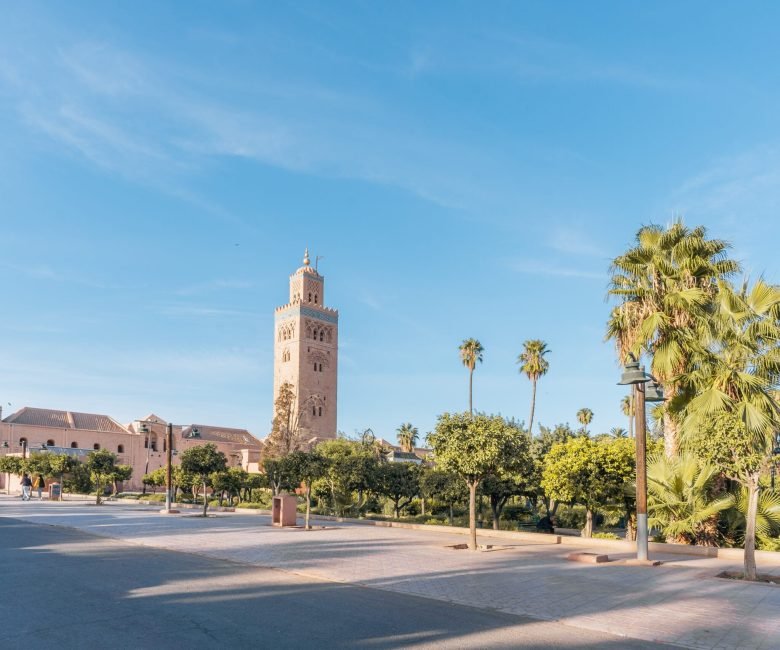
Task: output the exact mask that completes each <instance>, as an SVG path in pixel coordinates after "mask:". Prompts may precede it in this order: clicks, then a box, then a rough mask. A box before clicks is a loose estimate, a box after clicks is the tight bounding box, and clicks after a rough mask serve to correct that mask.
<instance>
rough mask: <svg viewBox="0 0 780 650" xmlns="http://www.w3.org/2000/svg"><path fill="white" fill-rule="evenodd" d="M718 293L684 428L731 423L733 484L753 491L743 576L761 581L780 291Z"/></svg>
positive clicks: (728, 289) (779, 372) (776, 413)
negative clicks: (761, 515) (759, 549)
mask: <svg viewBox="0 0 780 650" xmlns="http://www.w3.org/2000/svg"><path fill="white" fill-rule="evenodd" d="M718 289H719V292H718V300H717V301H715V303H714V310H713V314H712V318H710V320H709V321H708V322H709V325H710V337H711V338H710V340H709V341H708V342H707V344H706V345H705V346H702V347H701V348H699V349H695V351H694V364H693V365H694V369H693V370H691V371H690V372H689V373H688V374H687V376H686V381H687V382H688V383H689V387H690V389H691V390H690V392H691V393H693V394H695V397H693V398H692V399H690V401H689V402H688V403H687V405H686V409H685V414H686V417H685V419H684V420H683V426H684V431H685V432H686V433H687V432H689V431H691V432H695V431H696V430H702V429H705V428H706V426H707V425H708V423H711V422H713V421H716V420H717V419H718V418H723V417H726V418H730V419H731V423H730V425H729V436H730V438H732V441H730V444H729V447H730V449H733V450H734V451H733V453H734V454H735V458H738V461H737V460H734V459H732V462H731V465H732V467H731V478H733V479H736V480H737V481H738V482H739V483H741V484H742V486H743V487H744V488H745V489H746V491H747V507H746V514H745V518H746V523H745V559H744V566H745V577H746V578H747V579H748V580H755V579H756V560H755V545H756V533H757V528H756V526H757V514H758V503H759V499H760V494H761V490H762V485H761V476H762V474H763V473H765V472H766V470H767V468H768V466H769V464H770V463H771V461H772V459H773V447H774V440H775V432H776V431H777V430H778V429H780V404H778V401H777V397H776V390H777V388H778V384H780V345H778V343H780V287H777V286H773V285H770V284H767V283H765V282H764V281H763V280H759V281H757V282H756V283H755V284H754V285H753V286H752V287H748V285H747V283H745V284H744V285H743V286H742V287H741V288H740V289H735V288H734V287H732V286H731V285H730V284H729V283H728V282H721V283H719V287H718ZM741 431H744V432H745V434H746V436H744V437H742V436H741V435H740V432H741ZM740 438H742V440H741V442H737V441H738V440H740Z"/></svg>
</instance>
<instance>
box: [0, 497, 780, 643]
mask: <svg viewBox="0 0 780 650" xmlns="http://www.w3.org/2000/svg"><path fill="white" fill-rule="evenodd" d="M0 515H1V516H8V517H16V518H19V519H24V520H27V521H31V522H35V523H40V524H49V525H59V526H68V527H73V528H77V529H80V530H83V531H86V532H90V533H93V534H96V535H102V536H106V537H112V538H116V539H121V540H124V541H128V542H133V543H137V544H143V545H148V546H154V547H158V548H165V549H169V550H177V551H183V552H187V553H198V554H203V555H206V556H209V557H216V558H221V559H226V560H232V561H237V562H244V563H248V564H252V565H257V566H265V567H273V568H277V569H281V570H284V571H290V572H293V573H296V574H301V575H306V576H312V577H316V578H320V579H325V580H331V581H336V582H345V583H352V584H360V585H365V586H368V587H373V588H376V589H381V590H388V591H394V592H399V593H407V594H415V595H418V596H423V597H426V598H433V599H436V600H442V601H449V602H455V603H460V604H463V605H469V606H472V607H479V608H484V609H495V610H499V611H502V612H507V613H511V614H519V615H526V616H532V617H535V618H538V619H541V620H556V621H559V622H561V623H563V624H565V625H568V626H571V627H572V634H574V635H576V633H577V632H576V628H586V629H589V630H596V631H600V632H608V633H612V634H618V635H623V636H627V637H631V638H637V639H643V640H646V641H652V642H657V643H667V644H672V645H678V646H683V647H689V648H713V649H720V648H756V649H758V648H767V649H769V648H773V649H777V648H780V586H772V585H766V584H747V583H744V582H740V581H731V580H723V579H719V578H715V577H714V576H715V575H716V574H717V573H718V572H720V571H723V570H727V569H729V570H732V569H738V568H739V567H738V566H735V565H733V564H731V565H730V564H729V563H727V562H723V561H721V560H714V559H705V558H694V557H690V556H680V555H669V556H665V557H664V556H658V557H657V558H656V559H662V560H664V561H665V563H664V564H663V565H662V566H660V567H654V568H648V567H637V566H626V565H621V564H619V563H607V564H601V565H595V564H581V563H577V562H568V561H566V560H565V556H566V554H567V553H569V552H571V551H572V550H577V551H581V550H587V549H583V547H581V546H577V547H574V546H569V545H566V544H565V543H564V544H561V545H555V544H549V543H545V542H544V537H543V536H540V541H539V542H536V541H515V540H511V541H510V540H504V539H492V540H490V539H487V538H486V539H485V540H484V541H485V542H489V543H493V544H496V546H497V548H496V549H495V550H493V551H487V552H480V553H472V552H469V551H465V550H453V549H451V548H448V545H452V544H457V543H462V542H463V541H464V538H463V536H461V535H454V534H447V533H434V532H428V531H421V530H404V529H396V528H381V527H372V526H362V525H355V524H348V523H328V524H327V525H326V527H325V528H321V529H317V530H313V531H303V530H301V529H278V528H273V527H271V526H270V525H269V524H270V522H269V518H268V517H266V516H262V515H243V514H228V513H220V514H219V515H218V516H216V517H210V518H209V519H206V520H204V519H203V518H199V517H196V516H193V514H190V513H183V514H181V515H174V516H163V515H160V514H158V513H157V511H156V509H144V508H143V507H141V506H133V505H124V504H121V505H118V504H112V505H109V506H106V507H102V508H97V507H95V506H88V505H87V506H85V505H84V504H83V503H81V504H75V503H74V504H69V503H61V504H60V503H52V504H50V503H47V502H43V503H37V502H30V503H20V502H18V500H10V499H0ZM618 555H619V554H618ZM614 556H615V554H613V553H610V557H614ZM622 557H627V556H626V555H623V556H622ZM760 571H761V572H762V573H773V574H775V575H778V582H780V563H778V564H777V565H775V566H773V567H760Z"/></svg>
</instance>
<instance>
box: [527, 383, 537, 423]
mask: <svg viewBox="0 0 780 650" xmlns="http://www.w3.org/2000/svg"><path fill="white" fill-rule="evenodd" d="M531 386H532V387H533V388H532V389H531V417H529V418H528V433H530V434H531V435H533V434H534V409H535V408H536V379H534V380H533V381H532V382H531Z"/></svg>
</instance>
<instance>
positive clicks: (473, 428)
mask: <svg viewBox="0 0 780 650" xmlns="http://www.w3.org/2000/svg"><path fill="white" fill-rule="evenodd" d="M526 443H527V438H526V437H525V436H524V433H523V431H521V430H520V428H519V427H517V426H515V425H513V424H510V423H508V422H507V421H506V420H504V418H502V417H500V416H498V415H490V416H489V415H482V414H478V415H476V416H472V415H471V414H470V413H469V414H466V413H454V414H451V413H444V414H443V415H441V416H440V417H439V419H438V422H437V423H436V429H435V430H434V431H433V432H432V433H430V434H429V435H428V444H430V445H431V447H432V448H433V453H434V458H435V460H436V464H437V467H439V468H441V469H443V470H447V471H452V472H455V473H457V474H458V475H459V476H460V477H461V478H462V479H463V480H465V482H466V485H467V486H468V489H469V533H470V536H469V548H470V549H471V550H473V551H475V550H476V549H477V523H476V522H477V516H476V498H477V497H476V495H477V487H478V486H479V484H480V482H481V481H482V480H484V479H485V478H487V477H488V476H504V475H506V474H508V473H511V472H512V471H513V470H514V469H515V467H516V463H517V459H518V458H520V457H522V454H523V448H524V445H525V444H526Z"/></svg>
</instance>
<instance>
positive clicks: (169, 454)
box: [140, 420, 200, 515]
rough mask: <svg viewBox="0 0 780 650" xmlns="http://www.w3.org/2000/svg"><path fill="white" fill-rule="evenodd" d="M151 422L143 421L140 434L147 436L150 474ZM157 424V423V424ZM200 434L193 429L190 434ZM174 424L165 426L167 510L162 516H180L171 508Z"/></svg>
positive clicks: (147, 462)
mask: <svg viewBox="0 0 780 650" xmlns="http://www.w3.org/2000/svg"><path fill="white" fill-rule="evenodd" d="M149 422H151V421H146V420H144V421H142V422H141V426H140V433H143V434H145V435H147V436H148V437H147V443H146V445H147V446H146V470H147V473H148V472H149V447H151V433H152V431H151V429H150V428H149V427H148V426H147V424H148V423H149ZM155 424H156V423H155ZM199 434H200V432H199V431H198V430H197V429H193V430H192V433H191V434H190V435H191V437H195V436H198V435H199ZM173 453H174V451H173V424H172V423H171V422H168V423H167V424H166V425H165V508H163V509H162V510H160V514H163V515H175V514H178V512H179V511H178V510H173V509H172V508H171V501H172V498H173V477H172V464H173Z"/></svg>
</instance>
